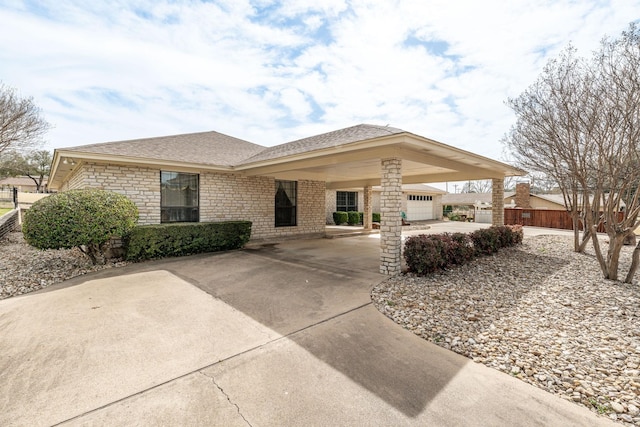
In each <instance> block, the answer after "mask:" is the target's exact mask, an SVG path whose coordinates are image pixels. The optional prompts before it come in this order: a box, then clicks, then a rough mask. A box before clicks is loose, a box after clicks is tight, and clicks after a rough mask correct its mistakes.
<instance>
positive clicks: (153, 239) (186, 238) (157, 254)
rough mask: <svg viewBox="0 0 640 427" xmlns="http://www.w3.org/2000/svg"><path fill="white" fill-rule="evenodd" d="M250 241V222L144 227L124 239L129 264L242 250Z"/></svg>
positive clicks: (135, 229) (138, 228)
mask: <svg viewBox="0 0 640 427" xmlns="http://www.w3.org/2000/svg"><path fill="white" fill-rule="evenodd" d="M250 237H251V222H250V221H228V222H193V223H188V222H187V223H175V224H157V225H143V226H139V227H135V228H134V229H133V230H131V232H130V233H129V234H128V235H127V236H126V237H125V246H126V248H127V255H126V257H127V259H128V260H132V261H133V260H143V259H151V258H162V257H170V256H182V255H191V254H197V253H201V252H216V251H226V250H231V249H239V248H241V247H243V246H244V245H245V243H247V242H248V241H249V238H250Z"/></svg>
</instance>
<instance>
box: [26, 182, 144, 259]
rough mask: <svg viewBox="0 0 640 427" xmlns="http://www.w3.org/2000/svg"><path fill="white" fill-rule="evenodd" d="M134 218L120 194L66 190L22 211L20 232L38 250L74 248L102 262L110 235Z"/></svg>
mask: <svg viewBox="0 0 640 427" xmlns="http://www.w3.org/2000/svg"><path fill="white" fill-rule="evenodd" d="M137 220H138V208H137V207H136V205H135V204H134V203H133V202H132V201H131V200H129V199H128V198H127V197H126V196H123V195H122V194H118V193H114V192H112V191H105V190H98V189H88V190H69V191H64V192H62V193H57V194H52V195H50V196H49V197H45V198H44V199H40V200H38V201H37V202H35V203H34V204H33V206H31V208H30V209H28V210H27V211H26V212H25V214H24V222H23V224H22V232H23V234H24V238H25V240H26V241H27V243H29V244H30V245H31V246H35V247H36V248H38V249H68V248H73V247H77V248H79V249H80V250H81V251H82V252H84V253H85V254H86V255H87V256H88V257H89V258H91V261H92V262H93V263H94V264H104V262H105V249H106V245H107V243H108V242H109V240H110V239H111V238H112V237H120V236H123V235H126V234H127V233H128V232H129V231H130V230H131V229H133V228H134V227H135V225H136V222H137Z"/></svg>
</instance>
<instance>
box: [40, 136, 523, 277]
mask: <svg viewBox="0 0 640 427" xmlns="http://www.w3.org/2000/svg"><path fill="white" fill-rule="evenodd" d="M523 173H524V172H523V171H521V170H519V169H517V168H514V167H512V166H510V165H507V164H505V163H502V162H498V161H495V160H492V159H489V158H486V157H483V156H479V155H477V154H473V153H470V152H468V151H464V150H461V149H458V148H455V147H451V146H448V145H445V144H443V143H440V142H437V141H434V140H431V139H428V138H425V137H422V136H419V135H416V134H412V133H410V132H407V131H404V130H402V129H397V128H392V127H388V126H375V125H366V124H362V125H357V126H353V127H349V128H345V129H340V130H336V131H333V132H328V133H325V134H321V135H316V136H312V137H309V138H304V139H300V140H297V141H293V142H288V143H285V144H281V145H276V146H273V147H264V146H261V145H258V144H254V143H251V142H248V141H244V140H241V139H238V138H234V137H231V136H227V135H224V134H221V133H218V132H202V133H193V134H185V135H173V136H165V137H155V138H145V139H137V140H129V141H115V142H106V143H101V144H90V145H84V146H77V147H69V148H61V149H57V150H55V152H54V155H53V162H52V166H51V174H50V177H49V188H50V189H52V190H58V191H64V190H68V189H75V188H102V189H107V190H112V191H116V192H119V193H122V194H125V195H126V196H128V197H129V198H130V199H131V200H133V201H134V202H135V203H136V205H137V206H138V209H139V211H140V219H139V222H140V223H141V224H157V223H162V222H183V221H203V222H204V221H225V220H249V221H251V222H252V223H253V226H252V238H253V239H273V238H283V237H290V236H314V235H315V236H320V235H323V234H324V231H325V223H326V212H327V209H326V206H325V205H326V197H327V196H326V191H327V190H338V189H345V188H347V189H350V188H361V189H362V191H363V209H362V211H363V212H365V215H364V218H365V224H364V227H365V228H371V227H372V224H371V214H372V212H373V203H372V195H373V187H374V186H380V187H381V192H380V212H381V215H382V219H381V238H380V240H381V254H380V262H381V265H380V271H381V272H383V273H386V274H394V273H396V272H399V271H400V252H401V234H400V231H401V217H400V212H401V211H402V202H403V200H402V185H403V184H419V183H428V182H442V181H460V180H467V179H493V180H494V184H495V185H494V188H495V189H496V190H495V195H494V196H495V197H496V200H498V201H499V203H494V208H495V209H498V208H499V212H500V213H499V214H498V215H494V222H496V223H499V222H501V221H502V218H503V217H502V195H503V194H502V187H503V182H504V177H505V176H514V175H522V174H523Z"/></svg>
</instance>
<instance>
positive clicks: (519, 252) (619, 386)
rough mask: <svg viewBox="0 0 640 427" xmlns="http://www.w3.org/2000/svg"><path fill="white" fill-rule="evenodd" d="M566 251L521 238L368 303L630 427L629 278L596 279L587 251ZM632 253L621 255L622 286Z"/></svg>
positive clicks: (395, 283) (633, 355) (638, 339)
mask: <svg viewBox="0 0 640 427" xmlns="http://www.w3.org/2000/svg"><path fill="white" fill-rule="evenodd" d="M603 244H604V245H605V246H604V249H605V250H606V249H607V247H606V243H604V242H603ZM572 247H573V246H572V238H571V237H565V236H536V237H525V241H524V244H523V245H521V246H517V247H516V248H513V249H504V250H502V251H500V253H499V254H497V255H494V256H489V257H482V258H479V259H476V260H474V261H473V262H472V263H470V264H467V265H464V266H461V267H457V268H454V269H452V270H450V271H446V272H444V273H442V274H435V275H431V276H427V277H417V276H414V275H411V274H407V275H399V276H395V277H393V278H390V279H389V280H387V281H385V282H383V283H381V284H380V285H378V286H376V287H375V288H374V289H373V291H372V294H371V295H372V299H373V301H374V304H375V305H376V307H377V308H378V310H380V311H381V312H382V313H384V314H385V315H387V316H388V317H389V318H391V319H393V320H394V321H395V322H396V323H398V324H400V325H402V326H403V327H404V328H406V329H408V330H410V331H412V332H414V333H415V334H416V335H419V336H421V337H422V338H424V339H426V340H429V341H431V342H433V343H435V344H437V345H439V346H442V347H444V348H447V349H450V350H452V351H455V352H456V353H460V354H462V355H464V356H466V357H469V358H471V359H473V360H474V361H475V362H478V363H483V364H485V365H487V366H489V367H492V368H495V369H498V370H500V371H503V372H505V373H507V374H509V375H513V376H515V377H517V378H519V379H521V380H523V381H525V382H528V383H530V384H533V385H535V386H537V387H540V388H542V389H544V390H547V391H548V392H550V393H554V394H557V395H559V396H560V397H562V398H564V399H567V400H570V401H573V402H575V403H576V404H579V405H583V406H586V407H587V408H589V409H591V410H592V411H594V412H597V413H600V414H602V415H604V416H607V417H610V418H611V419H613V420H616V421H618V422H621V423H623V424H625V425H635V426H640V288H639V283H638V282H639V278H638V276H636V278H635V280H634V284H633V285H628V284H624V283H621V282H612V281H607V280H604V279H603V278H602V274H601V272H600V269H599V267H598V263H597V260H596V259H595V256H594V252H593V249H592V248H587V253H586V254H582V255H581V254H576V253H574V252H572ZM632 250H633V247H625V248H624V249H623V253H622V257H621V258H622V263H621V267H622V268H621V269H620V271H621V272H622V271H624V273H621V274H620V275H621V276H622V278H624V275H626V271H627V269H628V266H629V263H630V259H631V252H632Z"/></svg>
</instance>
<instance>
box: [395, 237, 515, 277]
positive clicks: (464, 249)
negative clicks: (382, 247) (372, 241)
mask: <svg viewBox="0 0 640 427" xmlns="http://www.w3.org/2000/svg"><path fill="white" fill-rule="evenodd" d="M522 238H523V232H522V226H519V225H515V226H499V227H495V226H494V227H490V228H485V229H480V230H476V231H474V232H472V233H469V234H464V233H444V234H430V235H429V234H421V235H418V236H412V237H409V238H408V239H407V240H406V242H405V246H404V258H405V260H406V261H407V266H408V268H409V271H411V272H413V273H415V274H418V275H426V274H429V273H433V272H435V271H438V270H445V269H447V268H449V267H452V266H454V265H462V264H465V263H467V262H469V261H470V260H471V259H473V258H474V257H477V256H480V255H485V254H492V253H495V252H497V251H498V250H499V249H501V248H505V247H509V246H514V245H516V244H520V243H522Z"/></svg>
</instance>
